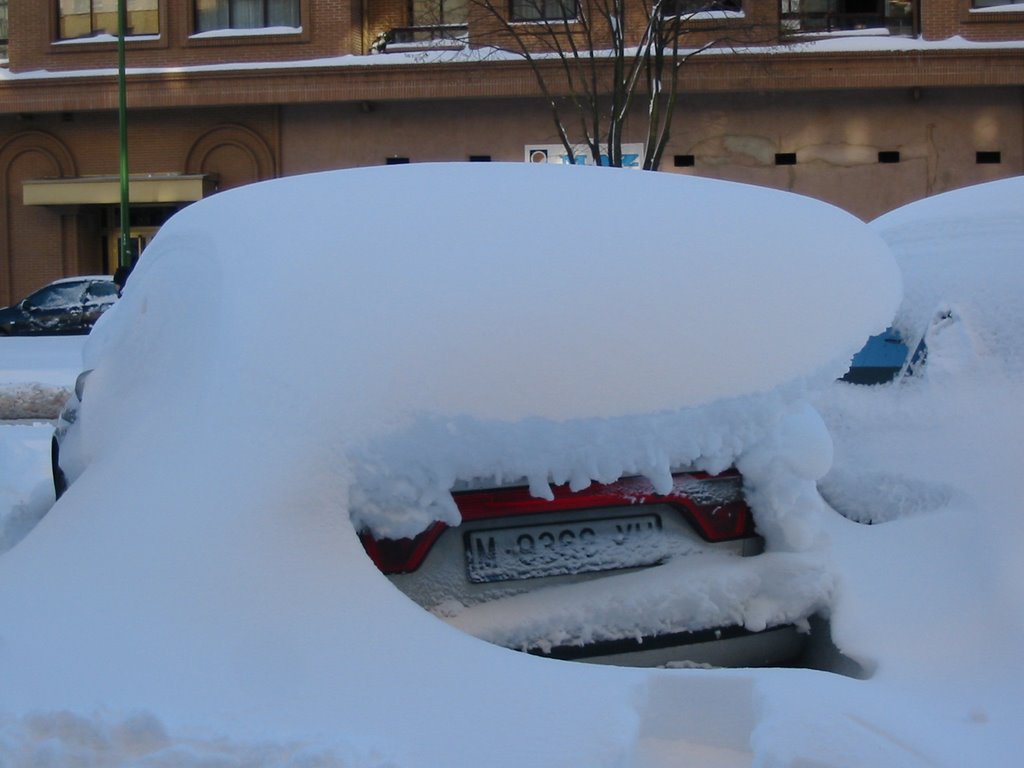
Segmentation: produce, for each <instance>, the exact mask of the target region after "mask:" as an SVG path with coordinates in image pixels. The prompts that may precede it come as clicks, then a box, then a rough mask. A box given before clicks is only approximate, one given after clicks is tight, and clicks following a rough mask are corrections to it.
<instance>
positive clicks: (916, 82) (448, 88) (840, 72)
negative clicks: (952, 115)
mask: <svg viewBox="0 0 1024 768" xmlns="http://www.w3.org/2000/svg"><path fill="white" fill-rule="evenodd" d="M545 66H547V67H550V68H551V71H552V72H557V67H558V65H557V63H555V62H549V63H547V64H545ZM979 86H1024V49H1022V48H1019V47H1015V48H998V49H993V48H988V49H984V50H978V49H957V48H951V49H931V50H908V51H898V52H893V51H884V52H882V51H854V52H842V53H837V52H827V53H802V52H785V53H775V52H773V53H770V54H767V55H755V54H751V53H714V54H711V55H703V56H700V57H696V58H693V59H691V60H689V61H688V62H687V63H685V64H684V65H683V75H682V79H681V90H682V92H683V93H695V94H696V93H734V92H735V93H743V92H752V91H755V92H780V93H782V92H794V91H815V90H855V89H877V88H908V87H918V88H923V87H979ZM127 87H128V103H129V105H130V106H131V107H132V108H136V109H138V108H145V109H175V108H188V107H206V106H210V107H213V106H250V105H277V104H313V103H325V102H362V101H406V100H432V99H478V98H522V97H536V96H538V95H539V90H538V88H537V84H536V79H535V77H534V74H533V72H532V71H531V70H530V68H529V65H527V64H526V63H525V62H523V61H513V60H504V61H495V60H489V61H476V62H417V63H414V64H410V63H402V64H395V65H390V64H379V63H375V64H372V65H360V64H358V63H351V57H349V59H348V60H346V62H345V63H344V64H340V65H333V66H332V65H330V64H324V63H310V64H308V65H303V64H290V65H288V66H281V67H273V66H265V67H259V68H255V67H243V66H240V67H238V68H229V67H220V68H194V69H170V68H169V69H164V70H145V71H138V72H131V71H130V72H129V75H128V79H127ZM0 94H2V98H0V113H8V114H11V113H15V114H17V113H45V112H76V111H89V110H107V109H115V108H116V107H117V82H116V75H115V73H114V72H113V71H110V72H106V71H104V72H88V73H85V72H66V73H26V74H21V75H12V76H7V77H4V76H2V75H0Z"/></svg>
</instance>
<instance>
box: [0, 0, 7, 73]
mask: <svg viewBox="0 0 1024 768" xmlns="http://www.w3.org/2000/svg"><path fill="white" fill-rule="evenodd" d="M6 58H7V0H0V59H6Z"/></svg>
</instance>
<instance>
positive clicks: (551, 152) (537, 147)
mask: <svg viewBox="0 0 1024 768" xmlns="http://www.w3.org/2000/svg"><path fill="white" fill-rule="evenodd" d="M573 154H574V155H575V157H576V165H594V156H593V155H592V154H591V152H590V148H589V147H587V146H586V145H585V144H577V145H575V146H574V147H573ZM524 159H525V160H526V162H528V163H555V164H556V165H569V164H570V163H571V162H572V161H571V160H570V159H569V153H568V152H566V151H565V147H563V146H562V145H561V144H527V145H526V157H525V158H524ZM643 159H644V145H643V144H623V145H622V167H623V168H638V169H639V168H643ZM600 164H601V165H608V145H607V144H602V145H601V157H600Z"/></svg>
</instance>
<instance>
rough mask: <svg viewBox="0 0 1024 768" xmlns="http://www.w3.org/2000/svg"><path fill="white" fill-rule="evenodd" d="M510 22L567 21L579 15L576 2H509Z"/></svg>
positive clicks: (521, 0)
mask: <svg viewBox="0 0 1024 768" xmlns="http://www.w3.org/2000/svg"><path fill="white" fill-rule="evenodd" d="M511 1H512V13H511V17H512V21H569V20H572V19H575V18H576V17H577V16H578V15H579V11H578V9H577V7H576V0H511Z"/></svg>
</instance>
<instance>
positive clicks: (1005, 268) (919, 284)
mask: <svg viewBox="0 0 1024 768" xmlns="http://www.w3.org/2000/svg"><path fill="white" fill-rule="evenodd" d="M871 226H872V228H873V229H874V230H875V231H877V232H878V233H879V234H880V235H881V236H882V237H883V238H884V239H885V240H886V241H887V242H888V243H889V244H890V246H891V247H892V249H893V253H894V254H895V256H896V258H897V260H898V262H899V265H900V268H901V269H902V271H903V274H904V276H905V279H906V285H907V288H906V295H905V296H904V299H903V303H902V305H901V306H900V310H899V312H898V314H897V317H896V324H897V325H898V326H899V327H900V329H901V330H902V331H903V332H904V334H905V335H906V336H907V338H908V341H909V342H910V343H911V344H915V343H916V342H917V340H918V339H919V338H920V337H921V336H922V335H923V334H925V333H926V332H928V333H930V338H929V339H928V347H929V359H930V364H929V367H930V368H931V369H932V370H935V369H937V368H938V367H939V366H940V365H941V366H943V367H948V366H962V365H978V364H979V363H981V362H982V361H985V362H986V364H1001V365H1003V366H1008V367H1010V368H1012V369H1014V370H1017V371H1020V370H1024V333H1022V330H1024V325H1022V320H1021V319H1022V318H1024V295H1022V294H1021V291H1020V286H1021V284H1022V283H1024V259H1022V258H1021V255H1022V252H1021V248H1022V243H1024V176H1017V177H1014V178H1009V179H1003V180H1000V181H993V182H988V183H985V184H978V185H975V186H972V187H965V188H963V189H957V190H953V191H951V192H946V193H944V194H941V195H936V196H934V197H929V198H925V199H923V200H919V201H917V202H915V203H911V204H910V205H906V206H904V207H902V208H899V209H897V210H895V211H892V212H891V213H888V214H886V215H884V216H881V217H879V218H878V219H875V220H874V221H873V222H871ZM943 318H945V319H943ZM933 321H934V322H933ZM930 325H933V327H932V329H931V331H929V326H930Z"/></svg>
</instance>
